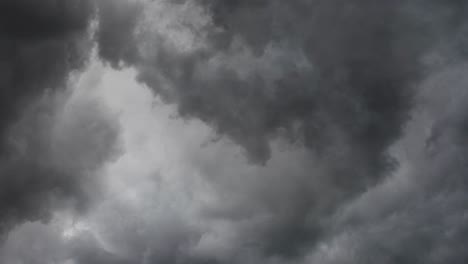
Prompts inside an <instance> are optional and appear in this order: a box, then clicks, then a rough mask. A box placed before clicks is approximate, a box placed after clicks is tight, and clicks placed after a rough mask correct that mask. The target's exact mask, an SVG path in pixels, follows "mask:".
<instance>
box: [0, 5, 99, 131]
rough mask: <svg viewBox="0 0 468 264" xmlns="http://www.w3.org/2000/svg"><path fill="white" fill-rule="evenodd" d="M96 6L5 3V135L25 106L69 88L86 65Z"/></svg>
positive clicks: (1, 63) (0, 16)
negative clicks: (75, 72)
mask: <svg viewBox="0 0 468 264" xmlns="http://www.w3.org/2000/svg"><path fill="white" fill-rule="evenodd" d="M91 11H92V9H91V2H89V1H86V0H80V1H53V0H46V1H29V0H19V1H13V0H5V1H2V2H1V3H0V43H1V44H0V69H1V75H0V87H1V96H0V98H1V99H0V100H1V101H0V103H1V105H2V109H1V112H0V120H2V121H1V124H0V133H1V134H2V135H3V133H4V130H5V127H6V126H8V124H9V122H11V121H12V120H14V119H15V118H17V117H18V111H20V109H19V108H20V105H21V104H24V103H25V101H26V100H29V99H30V97H32V96H37V95H39V94H40V93H41V92H42V91H43V90H44V89H47V88H51V89H52V88H56V87H57V86H63V85H64V84H65V80H66V77H67V74H68V73H69V72H70V71H71V70H73V69H78V68H79V67H80V66H82V64H83V62H84V60H85V58H86V54H87V53H88V50H87V49H88V46H87V43H86V41H85V40H84V39H83V37H84V36H85V35H86V34H87V32H86V31H87V27H88V23H89V19H90V17H91V15H92V13H91Z"/></svg>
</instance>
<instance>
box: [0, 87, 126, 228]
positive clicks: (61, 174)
mask: <svg viewBox="0 0 468 264" xmlns="http://www.w3.org/2000/svg"><path fill="white" fill-rule="evenodd" d="M51 97H52V98H51ZM55 99H57V98H55ZM60 100H62V98H60ZM60 100H55V101H54V98H53V96H51V95H50V97H49V96H44V97H43V98H41V99H40V100H39V101H37V102H35V103H34V104H31V105H30V106H28V107H27V108H26V110H24V111H23V113H22V118H21V119H20V120H19V121H17V122H16V123H15V124H14V125H12V126H11V127H10V129H9V131H8V133H7V135H8V144H6V148H5V149H4V152H5V154H4V157H3V158H2V159H1V160H0V175H1V178H0V183H1V187H0V198H1V199H0V208H1V210H2V212H3V213H2V215H1V217H0V224H1V230H0V231H1V232H5V231H8V230H9V229H10V228H12V227H13V226H15V225H17V224H21V223H23V222H24V221H47V220H49V219H50V217H51V216H52V214H53V212H54V211H53V210H54V209H59V208H68V209H72V210H78V211H82V210H85V209H86V208H87V206H89V202H90V199H93V198H94V197H95V193H96V192H97V191H98V186H99V178H98V177H96V175H95V172H96V170H97V169H99V167H100V166H101V165H102V164H103V163H104V162H106V161H107V160H108V159H109V158H110V157H112V156H113V155H115V153H116V152H117V148H116V146H117V131H118V126H117V124H116V123H115V121H114V120H113V117H112V116H111V115H110V114H108V113H107V112H106V111H105V109H103V108H102V107H101V106H100V105H99V102H95V101H92V100H83V99H81V100H77V101H78V103H77V105H70V103H69V102H68V103H67V104H64V105H63V102H62V103H60V102H57V101H60ZM75 103H76V102H75Z"/></svg>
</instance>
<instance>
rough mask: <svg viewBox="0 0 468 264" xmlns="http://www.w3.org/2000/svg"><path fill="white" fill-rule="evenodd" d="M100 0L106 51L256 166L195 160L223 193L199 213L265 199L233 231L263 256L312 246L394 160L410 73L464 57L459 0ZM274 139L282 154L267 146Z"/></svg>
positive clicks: (410, 99) (228, 213)
mask: <svg viewBox="0 0 468 264" xmlns="http://www.w3.org/2000/svg"><path fill="white" fill-rule="evenodd" d="M100 10H101V12H100V13H101V14H103V15H102V16H101V20H100V25H99V30H98V31H99V32H102V34H103V35H102V37H99V38H98V39H97V40H98V42H99V44H100V46H99V48H100V55H101V57H102V59H103V60H104V61H108V62H110V64H111V65H114V66H116V65H117V66H122V65H130V66H133V67H135V69H136V70H137V72H138V79H139V80H140V81H141V82H142V83H144V84H146V85H148V86H149V87H150V88H152V89H153V90H154V91H155V93H156V94H157V95H159V96H161V97H162V99H163V100H164V101H165V102H169V103H174V104H175V105H176V106H177V108H178V112H179V114H180V115H181V116H182V117H187V118H198V119H200V120H202V121H203V122H205V123H206V124H208V125H209V126H210V127H212V128H214V130H215V131H216V133H218V134H219V135H221V136H223V135H227V136H228V137H229V138H230V139H231V140H232V141H233V142H234V143H236V144H239V145H241V146H242V147H243V148H244V149H245V153H246V155H247V156H248V157H249V159H250V160H251V161H253V162H254V164H263V165H265V167H264V168H261V167H260V168H257V167H256V165H252V166H253V168H252V169H245V168H246V167H245V166H243V165H239V164H237V166H234V165H233V164H236V162H234V161H225V162H223V161H222V158H219V157H218V156H213V157H212V158H213V159H214V160H215V162H214V163H212V162H211V161H209V159H206V160H201V161H199V162H200V163H201V164H203V166H202V167H203V170H205V176H206V178H207V179H208V181H210V182H212V183H213V184H214V185H215V186H216V189H217V190H218V191H219V192H220V193H222V194H220V196H221V197H227V198H226V201H225V202H227V204H224V203H222V202H220V204H221V205H220V206H219V207H218V208H216V206H215V208H211V209H210V210H208V211H209V212H208V214H209V215H210V217H213V218H216V219H219V220H225V221H228V222H229V221H233V219H237V218H236V217H240V216H239V214H240V215H244V217H247V218H249V217H250V218H255V217H256V216H257V214H258V212H259V211H262V210H265V212H264V213H265V215H266V217H267V218H269V217H271V219H270V220H268V221H266V222H265V223H262V225H259V226H257V225H252V226H249V224H246V225H245V226H246V227H243V228H245V231H244V232H245V237H244V238H247V237H248V238H249V239H251V240H252V241H253V242H252V243H253V244H254V245H255V246H253V248H257V250H258V252H256V253H258V254H260V255H262V254H264V255H266V256H273V257H275V256H279V257H295V256H297V255H298V254H300V253H301V252H302V251H304V250H305V249H304V248H307V247H313V246H314V245H315V244H316V243H317V241H320V240H321V238H322V237H323V236H326V233H327V232H328V231H327V230H328V229H333V228H334V227H332V226H330V225H331V224H330V222H331V218H333V217H334V216H333V215H334V213H335V212H336V210H337V209H338V208H341V207H342V206H343V203H346V201H348V200H349V199H353V198H355V197H356V196H358V195H359V194H360V193H361V192H363V191H365V190H366V189H368V188H371V187H372V186H374V185H375V184H377V183H378V182H380V181H381V180H382V179H383V177H384V176H385V175H389V174H390V173H391V172H392V169H394V168H395V167H396V166H398V164H397V163H398V162H397V159H394V158H392V157H391V156H390V154H389V147H390V146H391V145H392V144H393V143H395V142H396V141H397V140H398V139H399V138H400V137H401V136H402V131H403V128H404V126H405V124H406V121H407V120H408V119H410V116H411V113H412V112H411V111H412V109H413V108H412V106H413V104H414V101H415V100H417V97H418V96H419V89H418V83H419V82H421V81H422V80H423V79H424V78H425V75H426V74H429V73H430V72H431V71H435V70H436V69H439V67H442V68H443V67H446V65H447V63H453V60H454V59H455V60H463V56H464V55H463V54H464V50H463V43H465V40H464V39H463V32H465V30H466V26H465V22H466V21H465V19H464V15H463V14H464V12H465V11H466V4H465V3H463V2H460V1H454V2H442V1H392V2H388V1H341V0H333V1H320V0H317V1H299V0H298V1H288V2H285V1H262V0H260V1H208V0H206V1H203V0H200V1H148V2H145V1H133V2H132V1H129V2H125V3H123V2H119V1H116V2H112V3H110V2H106V1H104V2H103V4H102V5H101V7H100ZM107 10H114V12H110V11H107ZM122 10H129V12H128V13H126V12H123V11H122ZM115 25H120V26H115ZM121 32H125V35H126V36H127V37H126V38H123V37H122V35H121ZM98 35H99V34H98ZM278 140H279V141H282V140H286V142H289V143H284V142H283V143H284V144H285V145H290V146H291V147H292V148H293V149H294V150H295V151H293V154H290V155H289V157H286V156H284V157H282V158H275V156H278V155H280V156H281V154H273V153H272V152H273V151H275V150H274V149H275V143H272V142H276V141H278ZM298 153H301V154H298ZM200 157H202V155H200ZM230 166H233V168H230ZM241 167H242V168H244V169H245V171H244V169H242V168H241ZM228 168H230V169H228ZM247 168H248V166H247ZM251 175H255V176H251ZM266 175H268V177H269V178H267V176H266ZM228 179H229V180H228ZM233 179H234V180H233ZM267 179H268V180H267ZM239 192H240V193H242V194H241V195H239V194H238V193H239ZM221 197H219V198H218V199H220V200H223V199H222V198H221ZM256 203H258V204H256ZM226 206H227V208H226ZM246 222H247V223H248V222H249V221H246ZM250 228H251V229H252V230H254V231H249V230H250ZM239 232H240V233H242V231H239ZM239 236H240V237H243V236H242V235H239Z"/></svg>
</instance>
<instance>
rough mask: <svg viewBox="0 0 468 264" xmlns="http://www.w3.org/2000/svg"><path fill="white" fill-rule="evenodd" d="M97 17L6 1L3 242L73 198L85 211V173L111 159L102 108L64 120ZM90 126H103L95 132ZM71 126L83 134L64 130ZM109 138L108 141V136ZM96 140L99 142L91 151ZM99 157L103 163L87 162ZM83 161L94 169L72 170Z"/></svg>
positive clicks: (81, 10)
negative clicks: (70, 83)
mask: <svg viewBox="0 0 468 264" xmlns="http://www.w3.org/2000/svg"><path fill="white" fill-rule="evenodd" d="M93 12H94V11H93V3H92V2H90V1H87V0H78V1H74V0H73V1H54V0H46V1H29V0H19V1H16V0H5V1H1V2H0V105H1V108H0V146H1V147H0V186H1V187H0V197H1V198H0V210H1V212H2V213H1V215H0V236H2V238H3V236H4V234H5V231H8V230H9V229H10V228H11V227H13V226H15V225H17V224H21V223H23V222H24V221H39V220H47V219H49V218H50V217H51V214H52V213H53V212H52V210H51V209H52V208H57V207H58V206H59V204H60V203H65V201H67V200H68V199H70V200H73V202H72V203H75V204H76V205H74V207H76V208H77V209H84V208H85V207H86V204H87V202H86V200H87V199H88V197H87V196H88V195H87V194H86V192H85V190H84V188H85V186H84V183H85V182H86V180H85V179H83V177H88V178H90V177H91V176H85V174H91V173H92V170H94V169H96V167H98V166H99V164H100V163H101V162H102V161H103V160H105V159H106V158H105V156H107V155H108V154H109V153H111V152H112V148H113V144H114V141H115V139H116V135H115V134H116V132H115V131H116V128H117V127H116V126H115V124H113V123H112V122H113V121H110V120H111V118H110V117H107V116H106V114H105V111H103V110H102V109H100V108H99V107H95V105H98V104H96V103H94V102H92V103H90V105H89V106H87V107H88V109H93V108H94V109H93V110H90V111H94V113H92V114H90V113H88V114H87V115H86V116H83V115H80V113H73V114H66V113H65V114H63V115H61V114H58V113H57V112H61V111H65V110H64V106H63V104H64V102H61V101H66V100H68V98H69V96H68V95H65V94H66V93H68V92H65V88H66V87H67V82H68V77H69V74H71V73H72V72H73V71H78V70H80V69H81V68H82V67H83V66H84V65H85V63H86V61H87V58H88V56H89V54H90V47H91V41H90V39H89V32H88V28H89V24H90V22H91V18H92V17H93ZM67 107H68V106H67ZM72 108H73V107H72ZM74 110H75V111H76V110H78V112H79V111H82V110H80V107H74ZM101 113H103V114H101ZM93 115H94V116H93ZM64 119H67V120H66V121H64ZM93 120H94V121H93ZM89 122H98V123H100V124H99V125H98V126H95V127H94V128H89V126H88V125H87V123H89ZM66 125H75V126H78V127H79V128H73V131H71V130H70V129H69V128H67V129H69V130H70V131H62V130H63V129H64V126H66ZM87 126H88V127H87ZM102 131H104V133H107V135H103V136H101V135H100V134H99V133H101V134H102V133H103V132H102ZM62 133H66V135H62ZM76 133H80V134H81V135H80V136H79V137H78V136H76V135H77V134H76ZM58 135H59V136H58ZM63 137H67V138H66V139H64V138H63ZM83 137H84V138H83ZM86 137H88V138H86ZM99 137H101V138H99ZM102 137H104V138H102ZM106 137H107V139H106ZM90 139H91V140H95V141H99V142H94V143H93V144H95V143H97V144H95V145H91V144H90V143H87V142H88V140H90ZM70 141H72V142H71V143H70ZM86 144H88V145H87V146H86ZM100 146H102V148H101V147H100ZM84 147H86V148H93V149H92V150H90V149H83V148H84ZM93 153H98V154H96V155H100V156H102V157H98V156H95V157H93V159H89V158H88V160H86V158H83V157H82V156H83V155H84V156H87V155H93ZM58 157H60V159H58ZM82 160H83V161H84V163H86V166H93V167H92V168H84V167H77V166H70V163H71V162H73V163H75V165H76V163H78V162H80V161H82ZM67 162H68V164H67ZM81 165H83V164H81ZM57 198H60V199H57ZM72 203H71V204H67V206H70V205H72Z"/></svg>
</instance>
